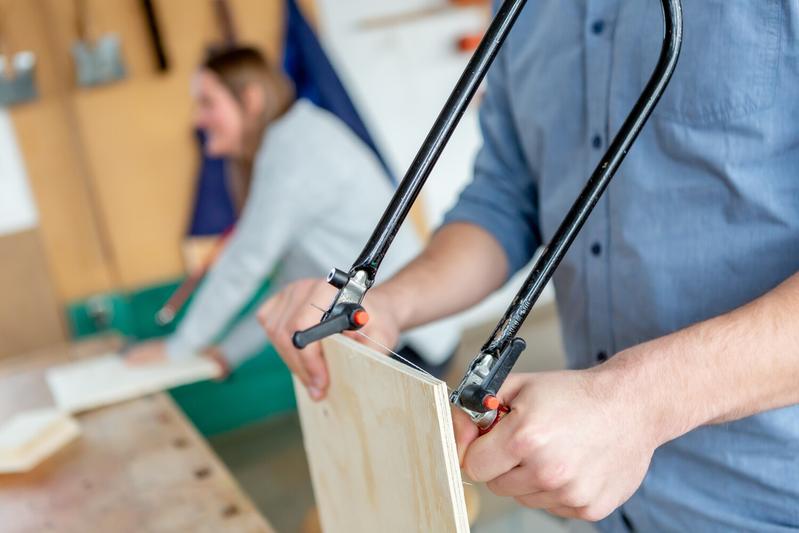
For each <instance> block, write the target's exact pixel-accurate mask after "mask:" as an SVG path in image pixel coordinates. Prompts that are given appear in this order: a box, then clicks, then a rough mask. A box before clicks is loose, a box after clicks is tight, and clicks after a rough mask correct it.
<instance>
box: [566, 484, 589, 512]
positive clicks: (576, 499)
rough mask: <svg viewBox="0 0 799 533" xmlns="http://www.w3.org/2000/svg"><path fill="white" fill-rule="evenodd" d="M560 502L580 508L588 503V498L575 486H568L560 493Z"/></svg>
mask: <svg viewBox="0 0 799 533" xmlns="http://www.w3.org/2000/svg"><path fill="white" fill-rule="evenodd" d="M559 499H560V502H561V504H562V505H564V506H566V507H572V508H575V509H576V508H582V507H584V506H586V505H587V504H588V498H586V497H585V494H584V492H583V491H581V490H580V489H577V488H569V489H567V490H564V491H563V492H562V493H561V494H560V498H559Z"/></svg>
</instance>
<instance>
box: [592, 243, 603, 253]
mask: <svg viewBox="0 0 799 533" xmlns="http://www.w3.org/2000/svg"><path fill="white" fill-rule="evenodd" d="M591 253H592V254H594V255H599V254H601V253H602V245H601V244H599V243H598V242H595V243H594V244H592V245H591Z"/></svg>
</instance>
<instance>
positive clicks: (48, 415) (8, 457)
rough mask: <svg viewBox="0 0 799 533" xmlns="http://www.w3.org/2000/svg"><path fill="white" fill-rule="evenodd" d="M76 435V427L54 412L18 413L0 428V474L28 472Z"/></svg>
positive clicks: (64, 416) (71, 420)
mask: <svg viewBox="0 0 799 533" xmlns="http://www.w3.org/2000/svg"><path fill="white" fill-rule="evenodd" d="M79 434H80V428H79V427H78V423H77V422H75V420H74V419H73V418H72V417H70V416H69V415H66V414H64V413H62V412H60V411H58V410H57V409H52V408H45V409H35V410H30V411H25V412H22V413H19V414H18V415H16V416H14V417H13V418H11V419H10V420H8V421H7V422H6V423H5V424H3V425H2V426H0V474H4V473H12V472H13V473H19V472H27V471H29V470H32V469H33V468H35V467H36V466H38V465H39V464H40V463H41V462H43V461H44V460H45V459H47V458H48V457H50V456H51V455H53V454H54V453H55V452H57V451H58V450H60V449H61V448H63V447H64V446H66V445H67V444H69V443H70V442H72V441H73V440H74V439H75V438H76V437H77V436H78V435H79Z"/></svg>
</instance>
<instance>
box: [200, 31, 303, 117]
mask: <svg viewBox="0 0 799 533" xmlns="http://www.w3.org/2000/svg"><path fill="white" fill-rule="evenodd" d="M202 68H203V69H205V70H208V71H210V72H213V73H214V74H215V75H216V76H217V78H219V81H221V82H222V84H223V85H224V86H225V87H226V88H227V89H228V90H229V91H230V93H231V94H232V95H233V96H234V97H235V98H236V99H237V100H238V101H239V102H240V103H241V102H242V97H243V94H244V90H245V89H246V88H247V86H249V85H251V84H257V85H259V86H260V87H261V88H262V89H263V91H264V97H265V100H266V102H265V109H264V113H265V115H266V116H265V117H264V118H265V119H266V122H267V123H269V122H272V121H273V120H275V119H276V118H278V117H279V116H280V115H282V114H283V113H285V112H286V110H287V109H288V108H289V107H291V104H292V103H294V87H293V86H292V84H291V82H289V80H288V79H287V78H286V76H285V75H284V74H283V73H282V72H281V71H280V70H279V69H277V68H275V67H274V66H272V65H271V64H270V63H269V61H267V59H266V58H265V57H264V55H263V54H262V53H261V52H260V51H258V50H257V49H256V48H252V47H249V46H230V47H223V48H212V49H210V50H209V52H208V55H207V56H206V58H205V61H203V63H202Z"/></svg>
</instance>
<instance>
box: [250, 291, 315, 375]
mask: <svg viewBox="0 0 799 533" xmlns="http://www.w3.org/2000/svg"><path fill="white" fill-rule="evenodd" d="M284 304H285V294H284V293H283V292H282V291H281V292H280V293H278V294H276V295H275V296H273V297H272V298H270V299H269V300H268V301H267V302H266V303H265V304H264V305H263V306H262V307H261V310H260V311H259V312H258V321H259V322H260V323H261V326H262V327H263V328H264V330H265V331H266V335H267V337H269V340H270V341H271V342H272V345H273V346H274V348H275V350H277V352H278V354H279V355H280V357H281V359H283V362H284V363H286V366H288V367H289V370H291V372H292V373H293V374H294V375H295V376H297V379H299V380H300V381H301V382H302V383H303V385H305V386H306V387H308V386H309V385H310V384H311V378H310V377H309V376H308V373H307V372H306V371H305V367H303V366H302V365H301V364H300V361H299V353H298V351H297V350H296V348H294V345H293V344H292V343H291V338H290V337H289V336H288V335H287V334H286V332H285V331H280V330H278V328H277V324H278V320H279V317H280V316H281V315H282V314H284V313H286V312H287V311H285V306H284Z"/></svg>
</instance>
